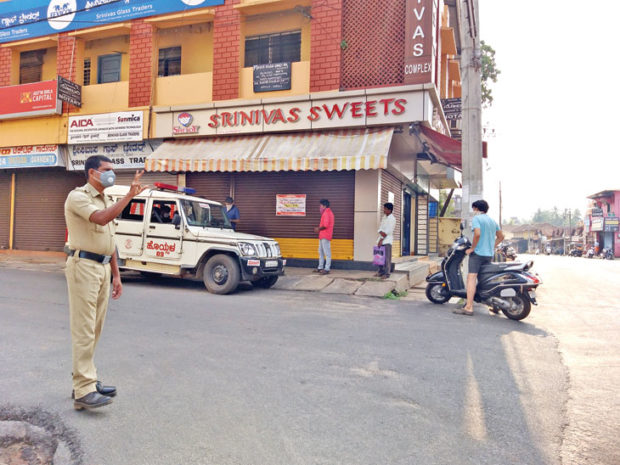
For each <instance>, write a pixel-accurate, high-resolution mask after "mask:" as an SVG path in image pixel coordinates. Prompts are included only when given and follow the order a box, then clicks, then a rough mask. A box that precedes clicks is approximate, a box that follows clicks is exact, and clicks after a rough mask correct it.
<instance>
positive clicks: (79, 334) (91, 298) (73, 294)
mask: <svg viewBox="0 0 620 465" xmlns="http://www.w3.org/2000/svg"><path fill="white" fill-rule="evenodd" d="M110 275H111V269H110V265H109V264H106V265H103V264H101V263H97V262H96V261H94V260H89V259H87V258H79V257H77V256H75V255H74V256H72V257H68V259H67V265H66V268H65V276H66V277H67V287H68V288H69V314H70V320H71V351H72V355H73V389H74V391H75V398H76V399H79V398H81V397H84V396H85V395H86V394H89V393H91V392H95V391H96V390H97V388H96V387H95V384H96V382H97V369H96V368H95V362H94V356H95V348H96V347H97V342H98V341H99V336H100V335H101V330H102V329H103V322H104V321H105V315H106V312H107V309H108V300H109V297H110Z"/></svg>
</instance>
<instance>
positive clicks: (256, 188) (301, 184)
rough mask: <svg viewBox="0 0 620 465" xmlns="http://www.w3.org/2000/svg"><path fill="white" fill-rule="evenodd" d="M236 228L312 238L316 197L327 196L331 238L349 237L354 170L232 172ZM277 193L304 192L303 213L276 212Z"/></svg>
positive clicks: (316, 215)
mask: <svg viewBox="0 0 620 465" xmlns="http://www.w3.org/2000/svg"><path fill="white" fill-rule="evenodd" d="M234 182H235V196H234V198H235V203H236V205H237V207H239V211H240V213H241V221H240V222H239V226H238V228H237V230H238V231H241V232H247V233H252V234H258V235H263V236H268V237H281V238H316V237H317V233H315V232H314V228H315V227H317V226H318V225H319V222H320V220H321V214H320V211H319V200H321V199H328V200H329V202H330V208H331V209H332V211H333V213H334V217H335V225H334V236H333V238H334V239H351V240H352V239H353V225H354V210H355V208H354V207H355V172H354V171H330V172H277V173H235V174H234ZM277 194H306V216H304V217H278V216H276V195H277Z"/></svg>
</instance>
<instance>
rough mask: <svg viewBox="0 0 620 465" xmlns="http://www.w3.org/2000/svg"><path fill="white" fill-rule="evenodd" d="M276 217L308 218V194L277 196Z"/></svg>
mask: <svg viewBox="0 0 620 465" xmlns="http://www.w3.org/2000/svg"><path fill="white" fill-rule="evenodd" d="M276 216H306V194H277V195H276Z"/></svg>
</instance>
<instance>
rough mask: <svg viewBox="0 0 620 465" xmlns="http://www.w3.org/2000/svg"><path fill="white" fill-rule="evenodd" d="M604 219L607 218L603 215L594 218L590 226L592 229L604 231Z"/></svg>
mask: <svg viewBox="0 0 620 465" xmlns="http://www.w3.org/2000/svg"><path fill="white" fill-rule="evenodd" d="M604 220H605V219H604V218H603V217H602V216H601V217H595V218H592V226H591V228H590V231H602V230H603V224H604Z"/></svg>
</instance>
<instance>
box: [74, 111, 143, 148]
mask: <svg viewBox="0 0 620 465" xmlns="http://www.w3.org/2000/svg"><path fill="white" fill-rule="evenodd" d="M143 116H144V115H143V113H142V112H141V111H126V112H121V113H103V114H100V115H85V116H72V117H70V118H69V136H68V138H67V140H68V143H69V144H97V143H102V142H131V141H141V140H142V133H143V129H144V118H143Z"/></svg>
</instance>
